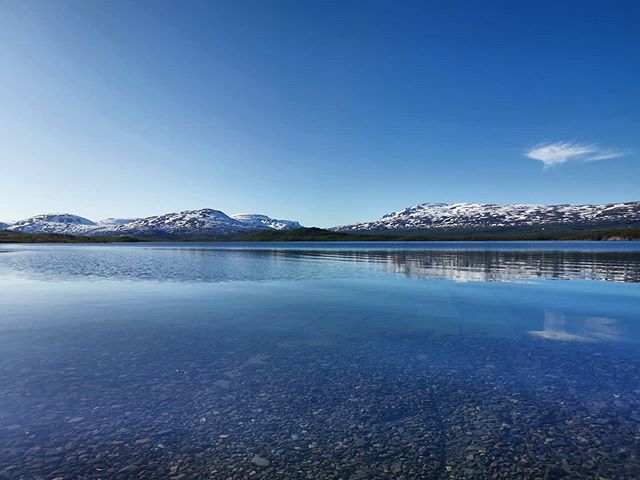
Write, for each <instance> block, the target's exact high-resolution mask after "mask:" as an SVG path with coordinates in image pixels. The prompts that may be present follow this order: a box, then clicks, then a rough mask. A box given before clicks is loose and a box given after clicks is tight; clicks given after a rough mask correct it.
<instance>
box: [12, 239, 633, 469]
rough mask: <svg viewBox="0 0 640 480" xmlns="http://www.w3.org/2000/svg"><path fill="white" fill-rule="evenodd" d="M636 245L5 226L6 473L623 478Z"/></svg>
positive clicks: (629, 464) (629, 419) (627, 461)
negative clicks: (75, 240)
mask: <svg viewBox="0 0 640 480" xmlns="http://www.w3.org/2000/svg"><path fill="white" fill-rule="evenodd" d="M639 342H640V243H638V242H430V243H423V242H410V243H399V242H368V243H338V242H335V243H334V242H329V243H283V244H279V243H264V244H260V243H219V244H211V243H188V244H176V243H167V244H157V243H153V244H109V245H5V246H2V247H0V478H11V479H13V478H20V479H32V478H57V477H59V478H96V479H97V478H173V479H180V478H225V479H226V478H301V479H302V478H335V479H350V478H354V479H356V478H362V479H364V478H638V477H639V476H640V458H639V452H640V348H639V345H640V344H639Z"/></svg>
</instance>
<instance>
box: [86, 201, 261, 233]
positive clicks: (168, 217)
mask: <svg viewBox="0 0 640 480" xmlns="http://www.w3.org/2000/svg"><path fill="white" fill-rule="evenodd" d="M244 230H247V231H248V230H251V227H250V226H248V225H247V224H245V223H243V222H239V221H238V220H235V219H233V218H231V217H229V216H228V215H227V214H225V213H223V212H221V211H220V210H213V209H211V208H204V209H202V210H188V211H185V212H177V213H167V214H165V215H160V216H157V217H148V218H143V219H142V220H138V221H135V222H131V223H126V224H124V225H115V226H108V227H101V228H99V229H97V230H96V233H98V234H100V233H105V234H119V235H149V236H153V235H158V236H170V235H208V234H211V235H224V234H230V233H237V232H241V231H244Z"/></svg>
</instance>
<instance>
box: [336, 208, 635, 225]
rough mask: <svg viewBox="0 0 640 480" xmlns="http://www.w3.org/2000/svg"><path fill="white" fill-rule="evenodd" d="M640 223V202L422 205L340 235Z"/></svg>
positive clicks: (394, 213) (367, 223)
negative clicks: (372, 232) (348, 233)
mask: <svg viewBox="0 0 640 480" xmlns="http://www.w3.org/2000/svg"><path fill="white" fill-rule="evenodd" d="M639 222H640V202H627V203H610V204H604V205H530V204H512V205H496V204H487V203H453V204H446V203H423V204H420V205H415V206H413V207H409V208H405V209H404V210H400V211H397V212H392V213H389V214H387V215H384V216H383V217H382V218H381V219H380V220H374V221H371V222H364V223H357V224H353V225H343V226H340V227H335V228H334V229H333V230H336V231H340V232H362V231H385V230H391V231H394V230H425V229H442V230H446V229H474V228H497V227H531V226H538V225H542V226H544V225H607V224H625V225H627V224H635V223H639Z"/></svg>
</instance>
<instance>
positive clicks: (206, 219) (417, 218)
mask: <svg viewBox="0 0 640 480" xmlns="http://www.w3.org/2000/svg"><path fill="white" fill-rule="evenodd" d="M610 227H625V228H626V227H640V201H639V202H626V203H610V204H602V205H568V204H565V205H532V204H511V205H497V204H487V203H453V204H446V203H423V204H420V205H415V206H413V207H409V208H405V209H404V210H400V211H397V212H392V213H389V214H387V215H384V216H383V217H382V218H380V219H378V220H373V221H369V222H363V223H355V224H352V225H342V226H339V227H334V228H332V229H331V230H332V231H334V232H341V233H361V234H366V233H413V232H422V233H427V232H456V231H458V232H460V231H494V230H514V229H521V230H523V229H528V230H536V229H537V230H545V229H549V230H550V229H562V228H564V229H566V228H580V229H597V228H610ZM300 228H302V226H301V225H300V223H299V222H297V221H293V220H280V219H274V218H270V217H268V216H266V215H260V214H238V215H227V214H225V213H224V212H221V211H220V210H214V209H211V208H204V209H201V210H187V211H183V212H175V213H167V214H164V215H158V216H152V217H147V218H115V217H112V218H107V219H104V220H100V221H93V220H89V219H88V218H84V217H81V216H78V215H72V214H66V213H65V214H45V215H36V216H34V217H30V218H27V219H24V220H20V221H18V222H15V223H12V224H2V223H0V229H6V230H9V231H13V232H23V233H55V234H69V235H76V236H107V237H108V236H112V237H113V236H132V237H197V236H202V237H205V236H230V235H236V234H244V233H247V234H248V233H251V232H278V231H284V230H295V229H300Z"/></svg>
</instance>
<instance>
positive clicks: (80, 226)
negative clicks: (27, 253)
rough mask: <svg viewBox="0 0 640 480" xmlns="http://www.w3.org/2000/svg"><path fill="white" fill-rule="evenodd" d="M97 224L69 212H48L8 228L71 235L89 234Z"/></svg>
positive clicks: (18, 230)
mask: <svg viewBox="0 0 640 480" xmlns="http://www.w3.org/2000/svg"><path fill="white" fill-rule="evenodd" d="M96 227H97V224H96V223H95V222H92V221H91V220H89V219H88V218H84V217H80V216H78V215H71V214H69V213H48V214H44V215H36V216H35V217H30V218H26V219H24V220H20V221H19V222H16V223H13V224H11V225H9V226H8V227H7V230H11V231H14V232H24V233H67V234H71V235H87V234H89V233H90V232H92V231H93V230H95V228H96Z"/></svg>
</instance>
